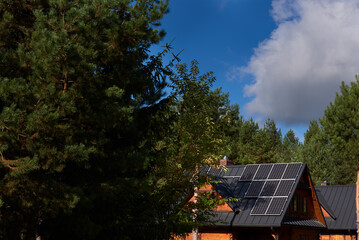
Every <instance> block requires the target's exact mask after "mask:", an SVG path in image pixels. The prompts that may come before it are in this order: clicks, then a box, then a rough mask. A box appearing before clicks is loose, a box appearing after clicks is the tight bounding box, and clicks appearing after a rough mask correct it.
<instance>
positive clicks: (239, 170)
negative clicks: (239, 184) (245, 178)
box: [232, 167, 244, 177]
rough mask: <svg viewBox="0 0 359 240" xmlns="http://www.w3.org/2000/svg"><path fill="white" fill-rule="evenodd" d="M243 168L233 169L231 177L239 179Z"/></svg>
mask: <svg viewBox="0 0 359 240" xmlns="http://www.w3.org/2000/svg"><path fill="white" fill-rule="evenodd" d="M243 169H244V168H243V167H237V168H235V170H234V171H233V172H232V174H233V176H236V177H239V176H241V175H242V173H243Z"/></svg>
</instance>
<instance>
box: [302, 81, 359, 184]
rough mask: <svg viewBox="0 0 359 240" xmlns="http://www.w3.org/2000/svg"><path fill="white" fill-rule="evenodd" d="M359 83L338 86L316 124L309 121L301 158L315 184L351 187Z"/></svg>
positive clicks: (357, 151)
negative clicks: (325, 181) (349, 185)
mask: <svg viewBox="0 0 359 240" xmlns="http://www.w3.org/2000/svg"><path fill="white" fill-rule="evenodd" d="M358 99H359V82H358V77H357V80H356V82H352V83H351V85H350V86H348V85H346V84H344V83H342V85H341V88H340V93H337V94H336V97H335V100H334V102H333V103H330V104H329V105H328V106H327V108H326V110H325V112H324V116H323V118H321V119H320V120H319V121H320V125H319V124H318V123H317V122H316V121H312V122H311V124H310V126H309V129H308V131H307V133H306V135H305V142H304V146H303V151H302V152H301V158H302V160H303V161H304V162H307V163H308V166H309V168H310V170H311V172H312V176H313V179H314V181H315V182H316V183H317V184H318V183H320V182H323V181H324V180H327V181H328V182H329V184H353V183H355V181H356V170H357V165H358V159H359V149H358V142H359V139H358V128H359V125H358V123H359V111H358V109H359V101H358Z"/></svg>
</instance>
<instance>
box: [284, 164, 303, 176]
mask: <svg viewBox="0 0 359 240" xmlns="http://www.w3.org/2000/svg"><path fill="white" fill-rule="evenodd" d="M301 167H302V164H301V163H289V164H288V166H287V168H286V170H285V172H284V174H283V177H282V179H295V178H296V177H297V176H298V173H299V170H300V168H301Z"/></svg>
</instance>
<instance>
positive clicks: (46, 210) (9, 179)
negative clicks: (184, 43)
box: [0, 0, 167, 239]
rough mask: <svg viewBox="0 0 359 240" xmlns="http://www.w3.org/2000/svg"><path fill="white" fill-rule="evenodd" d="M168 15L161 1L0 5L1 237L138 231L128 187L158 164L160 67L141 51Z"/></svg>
mask: <svg viewBox="0 0 359 240" xmlns="http://www.w3.org/2000/svg"><path fill="white" fill-rule="evenodd" d="M166 11H167V3H164V2H162V1H159V0H151V1H148V0H146V1H145V0H138V1H130V0H121V1H120V0H106V1H104V0H74V1H69V0H56V1H54V0H29V1H22V0H1V1H0V108H1V109H0V157H1V159H0V160H1V161H0V162H1V164H0V178H1V182H0V199H1V200H0V204H1V207H0V226H1V227H0V238H1V239H18V238H19V236H20V234H21V235H22V237H23V238H25V239H33V238H35V236H36V235H40V236H41V237H42V238H43V239H63V238H70V239H99V238H102V239H120V238H121V237H120V236H123V238H122V239H126V235H131V231H132V230H133V231H137V233H138V234H139V235H140V236H141V234H144V232H145V230H146V226H143V227H142V228H141V227H138V228H136V226H133V223H134V222H137V221H138V222H141V216H143V215H141V214H139V213H140V212H141V211H142V212H143V210H144V209H143V208H144V207H145V206H142V205H141V197H142V198H143V197H145V195H140V197H139V195H137V194H136V191H141V187H143V184H142V185H141V182H144V180H145V177H146V176H147V173H148V172H149V171H150V170H151V169H150V166H151V164H153V162H154V161H156V160H155V159H156V158H155V154H154V151H153V145H154V142H155V140H154V139H155V138H156V137H158V136H156V135H155V134H152V135H151V133H153V132H156V130H155V129H154V128H153V127H152V126H156V124H155V123H154V122H153V121H156V119H155V120H153V118H152V117H151V116H153V115H155V114H156V111H157V109H159V107H158V106H159V104H158V101H159V100H160V98H161V96H162V89H163V87H164V80H163V78H162V77H163V74H165V72H164V71H163V68H162V66H161V61H160V59H159V58H157V57H151V56H149V54H148V52H149V47H150V46H151V44H153V43H157V42H158V41H159V40H160V39H161V37H162V36H163V32H162V31H160V30H158V29H157V28H156V27H157V26H158V25H159V20H160V19H161V18H162V16H163V14H164V13H165V12H166ZM150 126H151V127H150ZM150 129H151V131H150ZM149 136H152V138H151V137H149ZM136 188H138V189H136ZM142 190H143V189H142ZM124 206H125V207H124ZM146 206H147V207H148V205H146ZM133 218H137V219H136V221H134V219H133ZM129 223H132V226H131V224H129ZM129 226H130V227H129ZM99 236H101V237H99Z"/></svg>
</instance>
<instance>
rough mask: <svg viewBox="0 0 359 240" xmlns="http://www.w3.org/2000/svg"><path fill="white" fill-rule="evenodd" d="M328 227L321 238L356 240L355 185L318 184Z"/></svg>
mask: <svg viewBox="0 0 359 240" xmlns="http://www.w3.org/2000/svg"><path fill="white" fill-rule="evenodd" d="M315 190H316V192H317V196H318V200H319V202H320V204H321V207H322V212H323V214H324V219H325V222H326V225H327V228H326V229H324V230H322V231H321V233H320V239H321V240H354V239H356V232H357V224H356V220H357V216H356V206H355V193H356V191H355V185H348V186H330V185H328V186H325V185H324V186H316V187H315Z"/></svg>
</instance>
